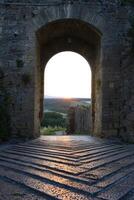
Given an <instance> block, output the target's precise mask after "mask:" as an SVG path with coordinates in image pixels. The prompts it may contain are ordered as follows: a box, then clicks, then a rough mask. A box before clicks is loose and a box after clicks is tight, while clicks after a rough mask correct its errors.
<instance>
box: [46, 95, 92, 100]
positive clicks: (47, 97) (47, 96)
mask: <svg viewBox="0 0 134 200" xmlns="http://www.w3.org/2000/svg"><path fill="white" fill-rule="evenodd" d="M44 99H89V100H91V98H88V97H69V98H66V97H59V96H49V95H45V96H44Z"/></svg>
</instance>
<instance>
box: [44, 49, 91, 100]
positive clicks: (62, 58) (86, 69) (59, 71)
mask: <svg viewBox="0 0 134 200" xmlns="http://www.w3.org/2000/svg"><path fill="white" fill-rule="evenodd" d="M44 80H45V84H44V96H45V97H46V98H48V97H56V98H91V69H90V66H89V63H88V62H87V60H86V59H85V58H84V57H82V56H81V55H80V54H78V53H75V52H71V51H65V52H61V53H58V54H56V55H54V56H53V57H52V58H51V59H50V60H49V61H48V63H47V65H46V68H45V73H44Z"/></svg>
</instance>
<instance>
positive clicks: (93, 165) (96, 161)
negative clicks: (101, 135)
mask: <svg viewBox="0 0 134 200" xmlns="http://www.w3.org/2000/svg"><path fill="white" fill-rule="evenodd" d="M133 161H134V146H133V145H128V144H124V143H121V142H119V141H114V140H113V141H111V140H102V139H97V138H94V137H90V136H45V137H44V136H42V137H40V138H39V139H36V140H32V141H29V142H25V143H19V144H15V145H9V146H5V147H3V148H2V149H1V151H0V199H1V200H3V199H6V200H22V199H23V200H29V199H30V200H45V199H47V200H53V199H64V200H73V199H75V200H77V199H78V200H79V199H80V200H87V199H88V200H102V199H105V200H106V199H107V200H119V199H122V200H132V199H134V189H133V185H134V163H133Z"/></svg>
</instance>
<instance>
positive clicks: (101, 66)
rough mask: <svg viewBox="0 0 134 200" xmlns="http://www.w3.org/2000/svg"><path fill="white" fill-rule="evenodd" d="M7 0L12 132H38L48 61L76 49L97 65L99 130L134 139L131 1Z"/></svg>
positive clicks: (4, 35) (2, 33) (3, 36)
mask: <svg viewBox="0 0 134 200" xmlns="http://www.w3.org/2000/svg"><path fill="white" fill-rule="evenodd" d="M7 2H8V3H3V4H1V8H0V10H1V13H2V19H1V22H0V25H1V26H0V40H1V48H0V50H1V54H0V58H1V59H0V69H2V71H3V72H4V78H3V79H4V80H3V79H2V81H3V83H4V88H5V91H6V92H7V93H8V95H9V97H10V98H9V99H10V102H9V109H8V110H9V113H8V114H9V118H10V133H11V136H13V137H16V136H17V137H25V138H26V137H28V138H30V137H38V136H39V126H40V117H41V105H42V97H43V95H42V93H43V88H42V86H43V73H44V72H43V70H44V67H45V63H46V62H47V60H48V59H49V58H50V57H51V56H52V55H54V54H56V53H57V52H60V51H63V50H73V51H74V52H78V53H80V54H81V55H82V56H84V58H85V59H87V61H88V62H89V63H90V65H91V68H92V75H93V80H92V85H93V88H92V99H93V102H92V115H93V132H94V135H97V136H102V137H109V136H110V137H111V136H114V137H117V136H118V137H121V138H123V139H124V140H125V141H134V136H133V135H134V134H133V132H134V126H133V124H134V122H133V119H134V117H133V115H134V114H133V113H134V112H133V89H132V87H131V85H132V83H133V81H132V80H133V62H132V61H133V59H132V58H129V48H126V47H128V46H129V47H131V44H129V45H128V40H129V38H128V34H127V33H128V31H129V27H130V23H129V17H128V13H129V12H128V9H130V11H131V7H129V8H127V7H124V6H122V5H121V4H120V2H117V1H113V0H111V1H104V2H102V1H99V0H96V1H91V2H90V1H89V2H87V1H58V0H57V1H56V2H55V3H41V1H39V2H38V3H37V4H35V3H34V2H33V1H32V2H29V3H28V2H27V1H25V0H24V2H23V3H17V2H16V3H15V2H12V1H10V2H9V1H7ZM6 44H7V45H6ZM124 50H125V52H124ZM124 53H125V54H126V56H125V57H124ZM131 60H132V61H131ZM131 63H132V64H131Z"/></svg>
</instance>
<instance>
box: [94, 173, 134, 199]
mask: <svg viewBox="0 0 134 200" xmlns="http://www.w3.org/2000/svg"><path fill="white" fill-rule="evenodd" d="M133 184H134V172H132V173H130V174H129V175H128V176H127V177H124V178H123V179H121V180H120V181H118V182H117V183H115V184H113V186H112V187H110V188H108V189H106V190H105V191H103V192H101V193H100V194H98V197H99V198H102V199H106V200H111V199H112V200H119V199H121V198H122V197H123V196H125V195H126V194H127V193H128V192H130V191H131V190H132V189H133Z"/></svg>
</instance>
